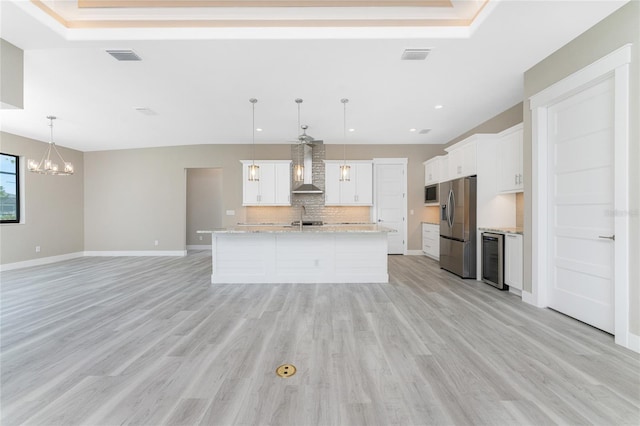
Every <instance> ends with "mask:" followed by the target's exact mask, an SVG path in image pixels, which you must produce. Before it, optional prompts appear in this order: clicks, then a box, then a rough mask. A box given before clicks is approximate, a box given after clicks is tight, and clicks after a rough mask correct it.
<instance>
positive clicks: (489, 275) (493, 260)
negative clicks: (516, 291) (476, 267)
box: [482, 232, 509, 290]
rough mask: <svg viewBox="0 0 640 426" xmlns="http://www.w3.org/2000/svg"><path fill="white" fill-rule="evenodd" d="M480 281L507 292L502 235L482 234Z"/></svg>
mask: <svg viewBox="0 0 640 426" xmlns="http://www.w3.org/2000/svg"><path fill="white" fill-rule="evenodd" d="M482 281H484V282H485V283H487V284H491V285H492V286H494V287H496V288H499V289H500V290H508V289H509V286H508V285H506V284H505V283H504V235H502V234H494V233H491V232H483V233H482Z"/></svg>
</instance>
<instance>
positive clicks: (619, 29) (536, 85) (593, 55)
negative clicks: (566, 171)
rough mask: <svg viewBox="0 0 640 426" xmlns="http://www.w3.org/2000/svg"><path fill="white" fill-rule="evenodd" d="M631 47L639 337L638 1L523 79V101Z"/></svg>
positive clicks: (634, 303) (527, 130) (634, 299)
mask: <svg viewBox="0 0 640 426" xmlns="http://www.w3.org/2000/svg"><path fill="white" fill-rule="evenodd" d="M627 43H633V47H632V62H631V94H630V95H631V96H630V99H631V110H630V118H631V120H630V123H631V128H630V143H631V147H630V152H629V162H630V167H629V170H630V175H629V186H630V188H631V194H630V207H631V208H630V211H629V212H628V213H629V214H630V222H631V223H630V225H631V228H630V231H631V238H630V242H631V244H630V245H631V247H630V259H631V262H630V270H629V277H630V293H629V300H630V303H629V307H630V317H629V321H630V331H631V332H632V333H634V334H636V335H640V262H638V261H637V259H640V223H639V222H640V218H639V217H638V208H639V205H640V185H639V184H638V183H639V182H640V174H639V171H640V167H638V164H640V142H639V139H640V121H639V120H638V117H640V105H639V102H640V64H639V58H640V2H638V1H631V2H629V3H628V4H626V5H625V6H623V7H622V8H620V9H619V10H618V11H616V12H615V13H613V14H612V15H611V16H609V17H608V18H606V19H604V20H603V21H601V22H600V23H598V24H597V25H595V26H594V27H592V28H591V29H589V30H588V31H586V32H585V33H583V34H582V35H580V36H579V37H577V38H576V39H574V40H573V41H571V42H570V43H568V44H567V45H566V46H564V47H562V48H561V49H559V50H558V51H556V52H555V53H553V54H552V55H550V56H549V57H548V58H546V59H545V60H543V61H542V62H540V63H538V64H537V65H535V66H534V67H532V68H531V69H530V70H528V71H527V72H526V73H525V75H524V99H525V100H528V99H529V97H531V96H532V95H535V94H536V93H538V92H540V91H541V90H542V89H544V88H546V87H548V86H550V85H552V84H553V83H555V82H557V81H560V80H562V79H563V78H565V77H567V76H569V75H570V74H572V73H574V72H576V71H578V70H580V69H582V68H584V67H585V66H587V65H589V64H591V63H593V62H594V61H596V60H597V59H600V58H601V57H603V56H606V55H607V54H609V53H611V52H612V51H614V50H616V49H617V48H619V47H621V46H623V45H625V44H627ZM531 147H532V143H531V112H530V110H529V103H528V101H526V102H525V103H524V175H525V180H524V183H525V203H524V204H525V240H524V241H525V245H524V260H525V264H524V267H525V270H524V289H525V290H527V291H531V229H532V225H531V214H532V209H531V162H532V160H531V155H532V154H531Z"/></svg>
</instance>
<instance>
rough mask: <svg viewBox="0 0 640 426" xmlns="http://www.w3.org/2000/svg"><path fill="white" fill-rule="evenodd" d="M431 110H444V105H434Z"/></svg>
mask: <svg viewBox="0 0 640 426" xmlns="http://www.w3.org/2000/svg"><path fill="white" fill-rule="evenodd" d="M433 108H435V109H442V108H444V105H436V106H434V107H433Z"/></svg>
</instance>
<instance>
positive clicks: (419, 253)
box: [407, 250, 424, 256]
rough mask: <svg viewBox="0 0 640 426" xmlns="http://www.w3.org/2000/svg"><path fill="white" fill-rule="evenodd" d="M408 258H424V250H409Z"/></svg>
mask: <svg viewBox="0 0 640 426" xmlns="http://www.w3.org/2000/svg"><path fill="white" fill-rule="evenodd" d="M407 256H424V252H423V251H422V250H407Z"/></svg>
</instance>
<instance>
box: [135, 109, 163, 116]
mask: <svg viewBox="0 0 640 426" xmlns="http://www.w3.org/2000/svg"><path fill="white" fill-rule="evenodd" d="M133 109H135V110H136V111H138V112H139V113H140V114H144V115H158V114H157V113H156V112H155V111H154V110H152V109H151V108H149V107H133Z"/></svg>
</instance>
